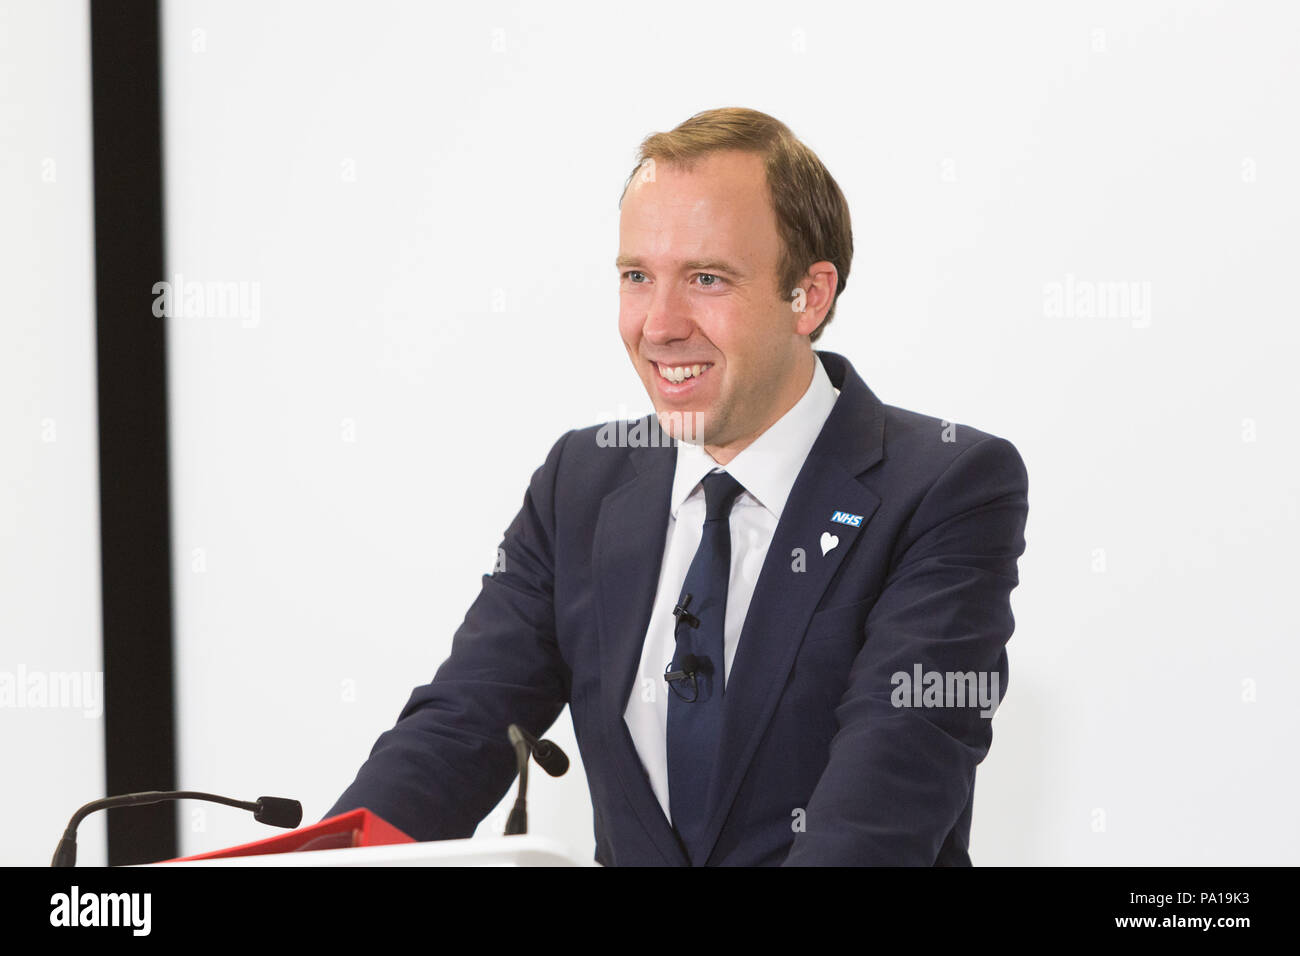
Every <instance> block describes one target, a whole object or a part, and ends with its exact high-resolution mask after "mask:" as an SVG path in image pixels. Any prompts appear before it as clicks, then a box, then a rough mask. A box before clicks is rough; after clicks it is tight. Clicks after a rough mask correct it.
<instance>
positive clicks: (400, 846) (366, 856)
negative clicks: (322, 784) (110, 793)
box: [147, 834, 599, 866]
mask: <svg viewBox="0 0 1300 956" xmlns="http://www.w3.org/2000/svg"><path fill="white" fill-rule="evenodd" d="M147 865H148V866H599V864H598V863H596V861H595V860H580V859H578V858H576V857H575V856H574V855H573V854H572V853H571V852H570V851H569V850H568V849H566V848H565V847H563V846H561V845H560V844H559V843H557V842H555V841H554V840H549V839H547V838H546V837H539V836H532V835H530V834H525V835H523V836H508V837H507V836H502V837H490V838H484V839H478V840H437V841H434V842H430V843H395V844H392V845H390V846H363V847H354V848H348V849H341V850H307V851H303V852H297V853H267V854H262V855H260V856H234V857H225V858H222V859H218V860H191V861H188V862H177V863H150V864H147Z"/></svg>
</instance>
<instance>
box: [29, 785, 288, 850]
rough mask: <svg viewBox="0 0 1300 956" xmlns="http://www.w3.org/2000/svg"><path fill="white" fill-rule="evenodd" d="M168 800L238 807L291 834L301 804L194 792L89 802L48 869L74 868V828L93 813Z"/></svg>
mask: <svg viewBox="0 0 1300 956" xmlns="http://www.w3.org/2000/svg"><path fill="white" fill-rule="evenodd" d="M168 800H207V801H208V802H210V803H220V804H224V805H225V806H227V807H238V808H239V809H240V810H248V811H250V812H251V813H252V814H253V819H254V820H256V821H257V822H258V823H265V824H267V825H268V826H273V827H283V828H285V829H286V830H292V829H293V828H294V827H296V826H297V825H298V824H299V823H301V822H302V804H301V803H299V802H298V801H297V800H290V799H288V798H286V797H258V798H257V799H256V800H254V801H252V802H249V801H247V800H234V799H231V798H230V797H221V796H217V795H216V794H215V793H200V792H198V791H197V790H145V791H142V792H141V793H125V794H122V795H121V796H119V797H105V798H104V799H102V800H93V801H91V802H90V803H88V804H86V805H85V806H84V807H82V808H81V809H80V810H78V811H77V812H76V813H74V814H73V815H72V819H71V820H70V821H68V828H67V829H66V830H64V831H63V839H61V840H60V841H59V845H58V847H57V848H56V849H55V850H54V859H53V860H51V861H50V866H76V864H77V827H78V826H80V825H81V821H82V820H84V819H86V817H88V816H90V815H91V814H92V813H94V812H95V811H97V810H111V809H113V808H114V807H139V806H144V805H145V804H150V803H165V802H167V801H168Z"/></svg>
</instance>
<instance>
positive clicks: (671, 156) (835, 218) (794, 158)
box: [619, 107, 853, 342]
mask: <svg viewBox="0 0 1300 956" xmlns="http://www.w3.org/2000/svg"><path fill="white" fill-rule="evenodd" d="M727 149H738V150H742V151H745V152H751V153H757V154H759V155H760V156H762V158H763V165H764V168H765V169H766V171H767V188H768V193H769V194H770V197H771V200H772V208H773V210H774V211H775V212H776V224H777V231H778V233H779V234H780V236H781V242H782V245H783V246H784V248H783V250H782V253H781V261H780V263H779V264H778V266H777V281H778V284H779V288H780V289H782V290H786V291H785V292H783V295H784V296H785V297H786V298H787V299H788V300H790V301H793V300H794V292H793V289H794V287H795V286H796V284H798V282H799V281H800V280H801V279H802V278H803V277H804V276H805V275H806V274H807V272H808V267H809V266H810V265H812V264H813V263H814V262H821V261H822V260H826V261H828V262H830V263H832V264H833V265H834V266H835V270H836V272H838V273H839V282H838V283H837V285H836V288H835V296H834V298H832V300H831V307H830V309H829V310H827V312H826V316H825V318H823V319H822V323H821V325H819V326H817V328H816V329H814V330H813V332H812V335H811V336H810V337H809V338H810V339H811V341H813V342H816V341H817V339H818V338H819V337H820V336H821V334H822V330H823V329H824V328H825V327H826V325H827V324H828V323H829V322H830V320H831V318H832V317H833V316H834V315H835V305H836V303H837V302H838V301H839V296H840V293H841V292H843V291H844V287H845V285H847V284H848V280H849V265H850V264H851V263H852V262H853V228H852V224H851V223H850V221H849V204H848V203H847V202H846V201H845V199H844V194H843V193H842V192H841V191H840V187H839V184H838V183H836V182H835V179H834V178H833V177H832V176H831V174H830V172H829V171H828V170H827V169H826V167H825V166H824V165H823V164H822V161H821V160H820V159H818V158H817V154H816V153H814V152H813V151H812V150H811V149H809V148H808V147H807V146H805V145H804V144H803V143H801V142H800V141H799V140H798V139H797V138H796V137H795V135H794V133H792V132H790V128H789V127H788V126H786V125H785V124H784V123H782V122H781V121H780V120H778V119H775V118H774V117H771V116H768V115H767V114H766V113H760V112H759V111H758V110H750V109H743V108H741V107H728V108H725V109H716V110H705V111H704V112H703V113H696V114H695V115H694V116H692V117H691V118H690V119H688V120H686V121H685V122H684V123H680V124H678V126H677V127H675V128H674V129H672V130H669V131H668V132H667V133H651V134H650V135H649V136H647V137H646V138H645V139H644V140H642V141H641V147H640V150H639V152H638V154H637V161H636V167H635V168H634V169H633V170H632V173H631V175H629V176H628V178H627V182H626V183H624V184H623V194H624V195H626V194H627V187H628V186H630V185H631V184H632V180H633V179H634V178H635V177H636V175H637V173H638V172H639V171H640V170H641V167H642V166H643V165H644V164H645V163H646V161H647V160H654V161H655V162H656V163H660V162H664V163H673V164H678V165H682V166H686V167H688V168H689V167H690V166H691V165H692V163H693V162H694V161H695V160H696V159H699V158H700V157H702V156H706V155H708V154H709V153H714V152H718V151H721V150H727ZM622 204H623V199H622V197H621V196H620V197H619V205H620V206H621V205H622Z"/></svg>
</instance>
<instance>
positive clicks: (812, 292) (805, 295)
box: [790, 261, 840, 335]
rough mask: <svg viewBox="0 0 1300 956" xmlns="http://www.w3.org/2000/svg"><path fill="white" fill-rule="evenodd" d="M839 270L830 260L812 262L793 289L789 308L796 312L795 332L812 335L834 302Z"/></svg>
mask: <svg viewBox="0 0 1300 956" xmlns="http://www.w3.org/2000/svg"><path fill="white" fill-rule="evenodd" d="M839 281H840V274H839V270H838V269H836V268H835V265H834V264H833V263H831V262H826V261H822V262H814V263H813V264H812V265H810V266H809V267H808V272H807V273H805V275H804V277H803V280H802V281H801V282H800V284H799V285H798V287H797V288H796V289H795V290H794V298H793V299H792V300H791V302H790V309H791V311H793V312H794V313H795V314H796V321H795V334H796V335H812V333H813V332H815V331H816V330H817V328H818V326H820V325H821V324H822V320H823V319H825V318H826V313H827V312H829V311H830V310H831V305H832V304H833V303H834V302H835V290H836V288H837V287H838V286H839Z"/></svg>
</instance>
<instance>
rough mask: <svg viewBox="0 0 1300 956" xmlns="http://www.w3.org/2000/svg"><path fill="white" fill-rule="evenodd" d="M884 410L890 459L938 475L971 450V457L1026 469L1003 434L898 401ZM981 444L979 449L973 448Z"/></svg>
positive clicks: (988, 462)
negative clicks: (905, 405)
mask: <svg viewBox="0 0 1300 956" xmlns="http://www.w3.org/2000/svg"><path fill="white" fill-rule="evenodd" d="M883 411H884V416H885V428H884V453H885V455H884V457H885V460H886V461H891V460H892V461H893V462H895V463H896V464H902V463H907V464H909V465H910V466H911V467H912V468H915V469H917V470H918V471H921V472H929V473H931V474H933V475H935V476H937V475H939V474H942V473H943V472H945V471H947V470H948V468H949V467H951V466H952V464H953V463H954V462H955V461H956V460H957V459H958V458H960V457H962V456H963V455H965V454H966V453H967V452H970V453H971V454H970V456H969V458H968V459H967V460H970V459H978V460H979V462H980V463H981V465H983V464H985V463H987V464H989V465H993V464H995V463H996V464H997V465H1000V466H1001V467H1005V468H1010V469H1012V470H1017V469H1018V470H1020V471H1021V472H1023V471H1024V463H1023V461H1022V460H1021V457H1020V453H1019V451H1018V450H1017V449H1016V447H1015V445H1013V444H1012V443H1011V442H1010V441H1008V440H1007V439H1005V438H1002V437H1001V436H998V435H994V434H992V433H990V432H987V431H984V430H982V429H979V428H975V427H974V426H972V425H967V424H964V423H961V422H953V421H949V420H948V419H946V418H939V417H937V416H934V415H926V414H923V413H921V412H916V411H912V410H911V409H907V408H899V407H898V406H896V405H884V406H883ZM977 447H978V448H979V450H978V451H972V450H973V449H975V448H977ZM964 463H965V462H964Z"/></svg>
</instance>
